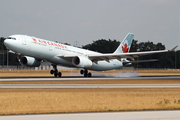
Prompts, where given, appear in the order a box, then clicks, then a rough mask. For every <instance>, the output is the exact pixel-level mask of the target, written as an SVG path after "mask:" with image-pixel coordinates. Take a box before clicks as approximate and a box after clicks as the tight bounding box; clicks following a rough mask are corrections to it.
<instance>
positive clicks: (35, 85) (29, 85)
mask: <svg viewBox="0 0 180 120" xmlns="http://www.w3.org/2000/svg"><path fill="white" fill-rule="evenodd" d="M0 88H1V89H2V88H40V89H42V88H44V89H51V88H59V89H71V88H72V89H75V88H76V89H81V88H180V84H0Z"/></svg>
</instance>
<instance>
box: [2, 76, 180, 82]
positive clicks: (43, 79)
mask: <svg viewBox="0 0 180 120" xmlns="http://www.w3.org/2000/svg"><path fill="white" fill-rule="evenodd" d="M147 79H148V80H154V79H159V80H162V79H164V80H166V79H180V76H159V77H157V76H156V77H153V76H151V77H149V76H148V77H91V78H84V77H75V78H74V77H72V78H69V77H67V78H53V77H52V78H31V77H30V78H0V81H49V80H53V81H77V80H84V81H87V80H147Z"/></svg>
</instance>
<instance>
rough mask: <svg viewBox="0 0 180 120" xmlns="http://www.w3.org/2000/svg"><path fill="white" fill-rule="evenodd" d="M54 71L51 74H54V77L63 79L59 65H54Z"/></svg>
mask: <svg viewBox="0 0 180 120" xmlns="http://www.w3.org/2000/svg"><path fill="white" fill-rule="evenodd" d="M52 66H53V68H54V70H51V71H50V73H51V74H54V77H61V76H62V73H61V72H58V69H57V65H52Z"/></svg>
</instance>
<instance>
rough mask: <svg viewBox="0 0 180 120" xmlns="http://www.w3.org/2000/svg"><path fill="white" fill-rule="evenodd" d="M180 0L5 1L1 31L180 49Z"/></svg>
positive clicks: (2, 0) (0, 13) (0, 3)
mask: <svg viewBox="0 0 180 120" xmlns="http://www.w3.org/2000/svg"><path fill="white" fill-rule="evenodd" d="M179 8H180V2H179V0H0V36H3V37H7V36H9V35H13V34H27V35H31V36H35V37H39V38H43V39H47V40H52V41H60V42H63V43H70V44H71V45H74V44H75V41H78V44H79V46H81V45H86V44H89V43H92V42H93V41H95V40H98V39H102V38H103V39H112V40H113V39H116V40H119V41H122V40H123V38H124V37H125V36H126V34H127V33H128V32H132V33H134V34H135V37H134V39H136V40H138V42H146V41H152V42H154V43H158V42H161V43H162V44H164V45H165V46H166V48H167V49H171V48H172V47H174V46H176V45H179V47H178V49H179V48H180V22H179V20H180V10H179Z"/></svg>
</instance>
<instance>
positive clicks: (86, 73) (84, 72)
mask: <svg viewBox="0 0 180 120" xmlns="http://www.w3.org/2000/svg"><path fill="white" fill-rule="evenodd" d="M80 73H81V74H84V77H91V76H92V74H91V73H90V72H89V73H88V70H87V69H84V70H81V71H80Z"/></svg>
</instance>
